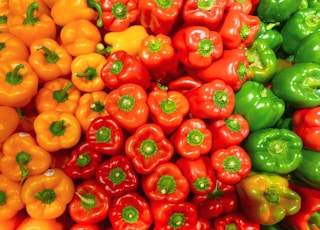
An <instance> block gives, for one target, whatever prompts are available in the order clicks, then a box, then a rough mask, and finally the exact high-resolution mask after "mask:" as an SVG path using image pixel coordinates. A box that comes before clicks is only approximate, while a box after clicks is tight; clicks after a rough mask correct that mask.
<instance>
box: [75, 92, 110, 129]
mask: <svg viewBox="0 0 320 230" xmlns="http://www.w3.org/2000/svg"><path fill="white" fill-rule="evenodd" d="M107 97H108V94H107V93H106V92H105V91H95V92H92V93H85V94H83V95H82V96H81V97H80V100H79V105H78V108H77V110H76V114H75V116H76V118H77V119H78V121H79V122H80V124H81V127H82V130H83V131H86V130H87V129H88V127H89V125H90V123H91V121H92V120H93V119H95V118H96V117H100V116H107V115H109V113H108V112H107V110H106V103H107Z"/></svg>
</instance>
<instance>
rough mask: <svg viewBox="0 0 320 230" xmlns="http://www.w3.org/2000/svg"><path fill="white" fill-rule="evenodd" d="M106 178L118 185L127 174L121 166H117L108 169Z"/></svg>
mask: <svg viewBox="0 0 320 230" xmlns="http://www.w3.org/2000/svg"><path fill="white" fill-rule="evenodd" d="M108 178H109V180H110V181H111V182H112V184H113V185H119V184H121V183H122V182H124V181H125V180H126V178H127V174H126V173H125V171H123V169H122V168H121V167H117V168H114V169H112V170H111V171H110V173H109V177H108Z"/></svg>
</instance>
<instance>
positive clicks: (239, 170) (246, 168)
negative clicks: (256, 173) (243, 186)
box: [210, 145, 252, 184]
mask: <svg viewBox="0 0 320 230" xmlns="http://www.w3.org/2000/svg"><path fill="white" fill-rule="evenodd" d="M210 163H211V166H212V168H213V170H214V171H215V172H216V176H217V179H218V180H219V181H221V182H222V183H225V184H237V183H239V181H240V180H242V179H243V178H245V177H247V176H248V175H249V173H250V172H251V168H252V163H251V158H250V156H249V154H248V153H247V151H246V150H245V149H244V148H243V147H241V146H239V145H231V146H229V147H227V148H224V149H218V150H216V151H214V152H212V154H211V155H210Z"/></svg>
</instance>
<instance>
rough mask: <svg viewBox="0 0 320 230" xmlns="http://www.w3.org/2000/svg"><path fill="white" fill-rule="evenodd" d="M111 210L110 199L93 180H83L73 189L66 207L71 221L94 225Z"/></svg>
mask: <svg viewBox="0 0 320 230" xmlns="http://www.w3.org/2000/svg"><path fill="white" fill-rule="evenodd" d="M110 208H111V197H110V196H109V195H108V194H107V192H106V191H105V190H104V189H103V187H101V186H100V185H99V184H98V183H97V182H96V181H94V180H85V181H84V182H82V183H81V184H79V185H78V186H77V187H76V189H75V195H74V197H73V199H72V200H71V201H70V203H69V205H68V211H69V215H70V216H71V218H72V220H73V221H75V222H77V223H81V224H94V223H98V222H100V221H102V220H104V219H105V218H106V217H107V216H108V214H109V210H110Z"/></svg>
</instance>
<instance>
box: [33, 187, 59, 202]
mask: <svg viewBox="0 0 320 230" xmlns="http://www.w3.org/2000/svg"><path fill="white" fill-rule="evenodd" d="M34 197H35V198H37V199H39V200H40V201H41V202H42V203H44V204H51V203H52V202H53V201H54V200H55V199H56V197H57V195H56V193H55V192H54V191H53V190H52V189H44V190H42V191H41V192H37V193H36V194H35V196H34Z"/></svg>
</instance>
